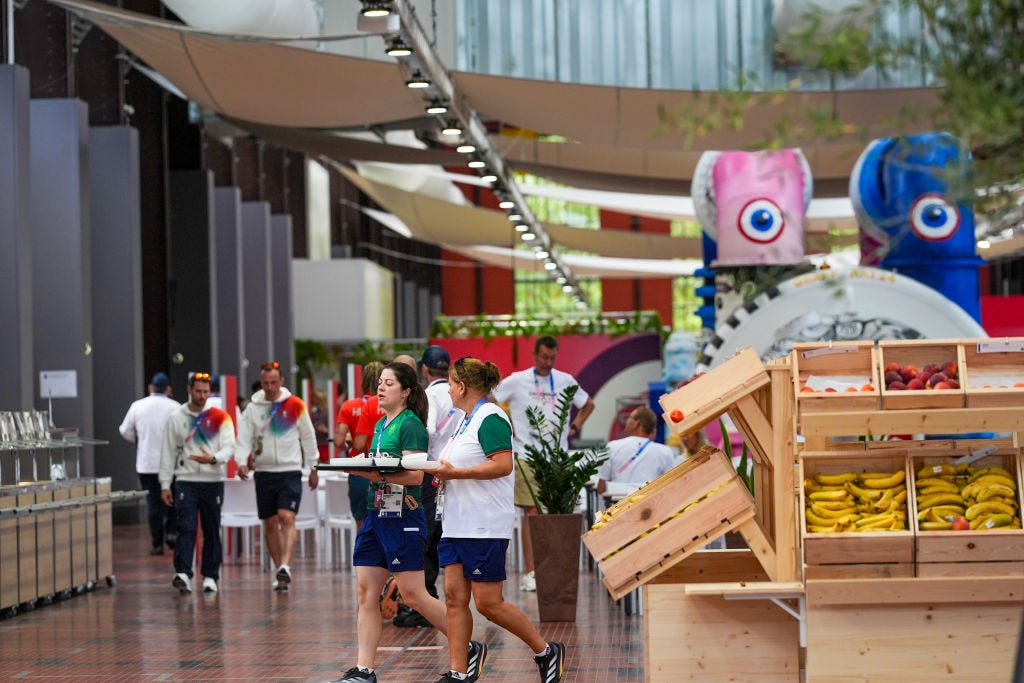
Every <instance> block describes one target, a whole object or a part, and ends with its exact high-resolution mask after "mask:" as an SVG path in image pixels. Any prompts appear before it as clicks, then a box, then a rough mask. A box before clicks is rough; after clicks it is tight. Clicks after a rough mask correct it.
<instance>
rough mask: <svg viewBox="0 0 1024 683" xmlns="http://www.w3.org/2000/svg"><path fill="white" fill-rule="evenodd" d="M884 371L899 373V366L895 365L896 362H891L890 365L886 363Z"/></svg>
mask: <svg viewBox="0 0 1024 683" xmlns="http://www.w3.org/2000/svg"><path fill="white" fill-rule="evenodd" d="M885 371H886V372H899V371H900V364H899V363H897V362H896V361H893V362H891V363H886V364H885Z"/></svg>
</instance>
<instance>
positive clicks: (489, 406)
mask: <svg viewBox="0 0 1024 683" xmlns="http://www.w3.org/2000/svg"><path fill="white" fill-rule="evenodd" d="M470 418H471V419H470V422H469V424H468V425H465V429H463V428H462V427H463V424H460V425H459V428H458V429H457V430H456V432H455V434H454V435H453V436H452V438H451V439H449V440H448V442H447V443H446V444H445V446H444V449H443V450H442V451H441V459H442V460H445V461H448V462H450V463H451V464H452V466H453V467H472V466H474V465H479V464H481V463H484V462H486V461H487V459H488V457H489V456H490V455H495V454H497V453H502V452H507V451H511V450H512V438H511V437H512V425H511V423H510V422H509V420H508V416H507V415H505V411H503V410H502V409H501V408H499V407H498V406H497V405H495V404H493V403H483V404H481V405H480V407H479V408H478V409H477V410H476V411H475V412H474V413H472V414H471V415H470ZM460 422H462V423H464V422H465V420H462V421H460ZM481 440H482V441H483V445H481ZM485 450H486V451H489V453H485ZM515 480H516V479H515V465H514V464H513V471H511V472H509V473H508V474H507V475H505V476H504V477H499V478H498V479H449V480H448V481H446V482H445V483H444V514H443V518H442V533H441V536H442V537H443V538H508V539H511V538H512V532H513V529H514V527H515V518H516V508H515V505H514V504H513V502H512V501H513V498H514V497H515Z"/></svg>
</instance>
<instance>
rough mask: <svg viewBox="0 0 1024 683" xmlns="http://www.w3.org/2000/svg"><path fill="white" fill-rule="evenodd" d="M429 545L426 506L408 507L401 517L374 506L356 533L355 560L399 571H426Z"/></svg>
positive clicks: (366, 564) (367, 564) (359, 563)
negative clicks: (382, 514) (382, 513)
mask: <svg viewBox="0 0 1024 683" xmlns="http://www.w3.org/2000/svg"><path fill="white" fill-rule="evenodd" d="M426 549H427V519H426V517H424V516H423V509H422V508H420V509H417V510H409V509H408V508H406V509H404V510H402V516H401V517H397V518H394V517H388V518H384V519H381V518H380V517H378V516H377V511H376V510H371V511H370V512H369V513H368V514H367V515H366V519H365V520H364V521H363V526H362V528H361V529H359V533H358V534H357V535H356V543H355V548H354V549H353V551H352V564H353V565H356V566H364V567H384V568H385V569H387V570H388V571H391V572H396V573H397V572H415V571H423V553H424V552H425V551H426Z"/></svg>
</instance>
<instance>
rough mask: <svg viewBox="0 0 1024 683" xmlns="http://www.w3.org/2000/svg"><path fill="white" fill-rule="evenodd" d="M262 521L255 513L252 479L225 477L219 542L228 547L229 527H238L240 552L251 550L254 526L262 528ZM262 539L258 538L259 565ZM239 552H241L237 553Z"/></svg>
mask: <svg viewBox="0 0 1024 683" xmlns="http://www.w3.org/2000/svg"><path fill="white" fill-rule="evenodd" d="M262 527H263V523H262V522H261V521H260V518H259V516H258V515H257V514H256V484H255V483H254V482H253V480H252V479H234V478H232V479H225V480H224V500H223V501H222V502H221V506H220V532H221V542H222V543H223V545H224V547H225V548H226V547H228V543H227V539H228V534H229V530H230V529H239V530H240V531H243V532H244V533H242V534H240V536H241V539H242V553H244V554H246V555H248V554H249V553H251V552H252V542H253V533H252V530H253V529H254V528H259V529H262ZM263 553H264V550H263V541H262V538H261V540H260V565H261V566H262V565H263V562H264V557H263ZM239 554H241V553H239Z"/></svg>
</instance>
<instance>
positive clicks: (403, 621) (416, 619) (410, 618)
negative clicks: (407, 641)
mask: <svg viewBox="0 0 1024 683" xmlns="http://www.w3.org/2000/svg"><path fill="white" fill-rule="evenodd" d="M391 623H392V624H394V625H395V626H397V627H398V628H430V627H431V626H433V624H431V623H430V622H429V621H427V618H426V617H425V616H423V615H422V614H420V613H419V612H417V611H416V610H414V609H412V608H410V607H406V608H405V609H401V608H399V611H398V616H396V617H395V618H394V619H392V620H391Z"/></svg>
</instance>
